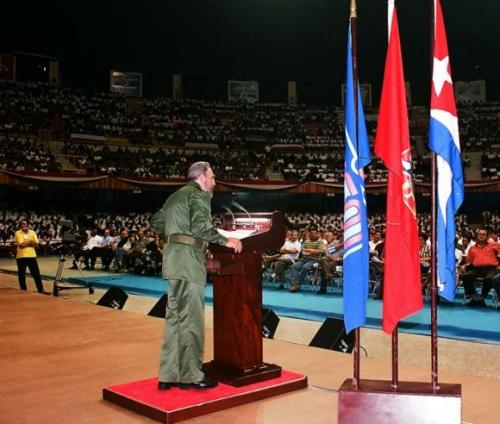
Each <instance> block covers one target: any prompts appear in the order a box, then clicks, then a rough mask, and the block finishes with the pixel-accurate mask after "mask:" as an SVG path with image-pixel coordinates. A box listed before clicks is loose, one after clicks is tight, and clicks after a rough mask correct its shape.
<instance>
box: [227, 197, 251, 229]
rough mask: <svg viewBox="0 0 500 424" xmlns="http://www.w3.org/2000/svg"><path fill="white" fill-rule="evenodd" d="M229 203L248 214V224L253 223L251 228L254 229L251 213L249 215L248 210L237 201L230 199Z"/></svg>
mask: <svg viewBox="0 0 500 424" xmlns="http://www.w3.org/2000/svg"><path fill="white" fill-rule="evenodd" d="M231 205H233V206H234V207H236V208H238V209H239V210H240V211H242V212H245V213H246V214H247V215H248V222H250V225H253V228H254V229H255V227H256V226H255V222H254V221H253V219H252V215H250V212H248V211H247V210H246V209H245V208H244V207H243V206H241V205H240V204H239V203H238V202H236V201H232V202H231Z"/></svg>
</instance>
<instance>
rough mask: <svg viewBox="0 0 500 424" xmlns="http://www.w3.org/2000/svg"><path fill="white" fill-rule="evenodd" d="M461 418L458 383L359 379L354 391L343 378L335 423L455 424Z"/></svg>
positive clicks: (350, 383)
mask: <svg viewBox="0 0 500 424" xmlns="http://www.w3.org/2000/svg"><path fill="white" fill-rule="evenodd" d="M461 421H462V386H461V385H460V384H440V385H439V389H438V390H437V391H436V392H433V390H432V386H431V384H430V383H420V382H411V381H404V382H400V383H399V387H398V389H393V387H392V384H391V382H390V381H384V380H360V384H359V387H358V390H356V389H355V388H354V386H353V380H352V379H347V380H345V381H344V383H343V384H342V386H340V389H339V398H338V422H339V424H342V423H343V424H357V423H360V424H361V423H363V424H364V423H367V422H369V423H370V424H387V423H391V424H408V423H419V424H426V423H433V424H439V423H446V424H450V423H456V424H460V423H461Z"/></svg>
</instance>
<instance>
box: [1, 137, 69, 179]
mask: <svg viewBox="0 0 500 424" xmlns="http://www.w3.org/2000/svg"><path fill="white" fill-rule="evenodd" d="M0 169H9V170H13V171H17V172H20V171H33V172H58V171H60V170H61V164H60V163H59V162H57V160H56V158H55V157H54V155H53V154H52V153H51V152H50V151H49V150H47V148H45V147H44V146H43V145H41V144H39V143H37V142H35V141H33V140H31V139H27V138H23V137H21V138H19V139H18V138H5V139H3V140H2V141H0Z"/></svg>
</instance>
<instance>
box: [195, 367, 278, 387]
mask: <svg viewBox="0 0 500 424" xmlns="http://www.w3.org/2000/svg"><path fill="white" fill-rule="evenodd" d="M202 370H203V372H204V373H205V375H206V376H208V377H209V378H211V379H214V380H217V381H220V382H222V383H224V384H227V385H229V386H233V387H242V386H246V385H248V384H254V383H259V382H261V381H266V380H271V379H273V378H279V377H280V376H281V367H280V366H279V365H275V364H266V363H262V364H260V365H258V366H256V367H253V368H251V369H246V370H245V369H241V370H240V369H238V368H233V367H230V366H226V365H223V364H219V363H217V362H215V361H211V362H207V363H205V364H203V368H202Z"/></svg>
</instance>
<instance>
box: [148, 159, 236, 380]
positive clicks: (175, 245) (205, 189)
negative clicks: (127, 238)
mask: <svg viewBox="0 0 500 424" xmlns="http://www.w3.org/2000/svg"><path fill="white" fill-rule="evenodd" d="M188 179H189V180H190V182H189V183H188V184H187V185H185V186H184V187H182V188H181V189H180V190H178V191H176V192H175V193H174V194H172V195H171V196H170V197H169V198H168V199H167V201H166V202H165V205H164V206H163V208H162V209H161V210H160V211H159V212H157V213H156V214H155V215H154V217H153V219H152V227H153V231H155V232H158V233H163V234H164V236H165V239H166V240H165V241H166V244H165V247H164V249H163V265H162V266H163V278H165V279H168V282H169V287H168V305H167V310H166V316H165V320H166V321H165V335H164V339H163V345H162V348H161V353H160V372H159V378H158V389H160V390H166V389H170V388H171V387H180V388H183V389H189V388H197V389H208V388H212V387H215V386H216V385H217V382H215V381H210V380H208V379H207V378H205V375H204V374H203V371H201V366H202V364H203V349H204V339H205V337H204V332H205V321H204V306H205V302H204V299H205V283H206V279H207V272H206V256H205V251H206V249H207V246H208V244H209V243H215V244H219V245H222V246H226V247H230V248H232V249H234V250H235V251H236V252H240V251H241V242H240V240H238V239H236V238H226V237H223V236H222V235H221V234H219V232H218V231H217V230H216V229H215V228H214V227H213V225H212V216H211V211H210V201H211V197H212V191H213V188H214V187H215V176H214V173H213V171H212V169H211V168H210V165H209V164H208V163H207V162H196V163H194V164H193V165H191V167H190V168H189V171H188Z"/></svg>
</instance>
